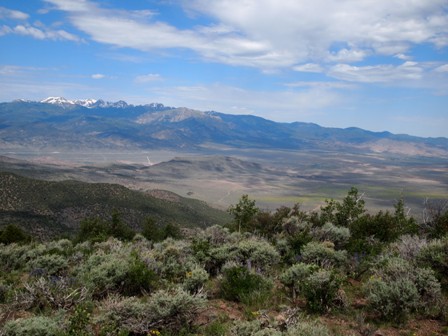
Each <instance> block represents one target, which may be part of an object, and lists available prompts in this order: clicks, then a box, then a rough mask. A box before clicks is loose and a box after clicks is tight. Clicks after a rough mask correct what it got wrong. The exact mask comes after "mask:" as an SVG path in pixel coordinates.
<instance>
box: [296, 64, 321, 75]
mask: <svg viewBox="0 0 448 336" xmlns="http://www.w3.org/2000/svg"><path fill="white" fill-rule="evenodd" d="M292 69H293V70H295V71H299V72H317V73H320V72H324V68H323V67H321V66H320V65H319V64H316V63H306V64H302V65H296V66H294V67H293V68H292Z"/></svg>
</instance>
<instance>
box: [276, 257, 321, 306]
mask: <svg viewBox="0 0 448 336" xmlns="http://www.w3.org/2000/svg"><path fill="white" fill-rule="evenodd" d="M318 269H319V266H317V265H314V264H304V263H297V264H294V265H292V266H291V267H290V268H288V269H287V270H286V271H284V272H283V273H282V274H281V275H280V281H281V283H282V284H283V285H285V286H286V287H288V288H290V289H291V291H292V294H293V298H294V299H295V297H296V293H297V291H299V290H300V286H301V284H302V283H303V282H304V281H305V279H306V278H307V277H308V276H310V275H311V274H312V273H314V272H316V271H317V270H318Z"/></svg>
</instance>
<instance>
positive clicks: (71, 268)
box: [0, 188, 448, 336]
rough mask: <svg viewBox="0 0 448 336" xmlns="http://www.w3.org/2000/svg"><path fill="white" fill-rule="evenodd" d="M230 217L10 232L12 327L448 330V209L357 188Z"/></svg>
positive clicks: (1, 265) (0, 253)
mask: <svg viewBox="0 0 448 336" xmlns="http://www.w3.org/2000/svg"><path fill="white" fill-rule="evenodd" d="M229 213H230V214H231V215H232V217H233V221H231V222H229V223H228V224H227V225H224V226H222V225H214V226H209V227H206V228H189V229H182V230H180V229H179V228H178V227H177V226H169V225H160V224H159V223H158V222H156V221H154V220H152V219H150V218H149V219H148V220H147V221H146V222H145V224H144V225H143V227H142V228H141V229H140V230H139V232H135V231H134V229H133V228H131V227H129V226H128V225H127V224H126V223H124V222H122V221H121V220H120V216H119V215H118V214H114V215H112V217H111V219H110V220H109V221H107V220H100V219H98V218H90V219H85V220H84V221H83V222H82V224H81V227H80V229H79V230H78V231H77V233H76V237H74V238H73V240H68V239H59V240H52V241H46V242H41V241H38V240H36V239H32V237H30V236H29V235H27V233H26V232H24V231H23V230H22V229H20V228H19V227H17V226H14V225H9V226H7V227H4V228H3V229H1V232H0V241H1V242H2V243H1V244H0V269H1V270H2V272H1V275H0V313H1V315H0V327H1V332H0V335H4V336H21V335H210V336H211V335H225V336H227V335H229V336H231V335H239V336H246V335H247V336H249V335H255V336H262V335H274V336H281V335H283V336H293V335H299V336H302V335H303V336H313V335H316V336H330V335H341V336H342V335H349V336H358V335H361V336H364V335H394V336H395V335H446V334H447V332H448V325H447V323H448V299H447V293H448V211H447V209H446V208H444V207H443V205H442V204H438V205H437V204H433V205H432V207H428V209H427V213H426V216H425V218H424V220H416V219H414V218H412V217H408V216H407V215H406V211H405V205H404V203H403V202H402V201H399V202H398V203H397V204H396V205H395V209H394V211H392V212H389V211H385V212H383V211H380V212H378V213H374V214H372V213H368V212H367V211H366V209H365V204H364V201H363V199H362V197H361V195H359V193H358V191H357V190H356V189H355V188H352V189H351V190H350V191H349V192H348V194H347V196H346V197H345V198H344V199H343V200H342V201H340V202H339V201H334V200H328V201H327V202H326V204H325V205H324V206H322V207H321V208H320V210H319V211H312V212H304V211H302V210H301V209H300V207H299V205H296V206H294V207H292V208H289V207H281V208H279V209H277V210H276V211H274V212H266V211H261V210H260V209H258V208H257V207H256V204H255V202H254V201H252V200H251V199H250V198H249V197H248V196H247V195H244V196H242V197H241V199H240V201H239V203H238V204H235V205H233V206H231V207H230V208H229Z"/></svg>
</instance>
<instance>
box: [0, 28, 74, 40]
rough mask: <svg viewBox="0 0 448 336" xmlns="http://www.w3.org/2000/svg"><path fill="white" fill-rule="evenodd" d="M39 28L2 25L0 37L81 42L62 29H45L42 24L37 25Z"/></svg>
mask: <svg viewBox="0 0 448 336" xmlns="http://www.w3.org/2000/svg"><path fill="white" fill-rule="evenodd" d="M39 26H40V27H39V28H36V27H34V26H31V25H28V24H25V25H16V26H15V27H9V26H6V25H4V26H3V27H2V28H1V29H0V36H1V35H6V34H17V35H24V36H30V37H33V38H35V39H38V40H54V41H57V40H67V41H74V42H82V39H81V38H79V37H78V36H76V35H74V34H71V33H69V32H67V31H65V30H62V29H58V30H53V29H49V28H45V27H43V26H42V24H39Z"/></svg>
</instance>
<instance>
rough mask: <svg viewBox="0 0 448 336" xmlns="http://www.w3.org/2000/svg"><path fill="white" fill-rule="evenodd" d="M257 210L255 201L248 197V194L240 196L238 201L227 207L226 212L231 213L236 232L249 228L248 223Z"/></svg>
mask: <svg viewBox="0 0 448 336" xmlns="http://www.w3.org/2000/svg"><path fill="white" fill-rule="evenodd" d="M258 211H259V209H258V208H257V207H256V206H255V201H254V200H251V199H249V196H248V195H243V196H241V198H240V200H239V202H238V203H237V204H235V205H231V206H230V207H229V209H228V212H229V213H230V214H231V215H233V218H234V221H235V223H236V225H237V228H238V232H241V230H243V231H245V230H248V229H249V224H250V222H251V221H252V220H253V219H254V216H255V215H256V214H257V213H258Z"/></svg>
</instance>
